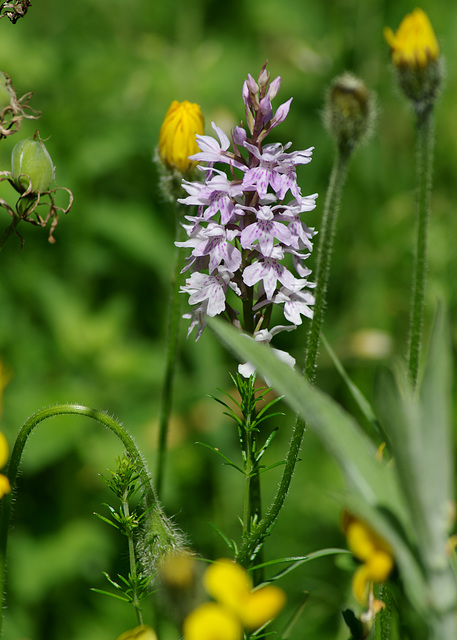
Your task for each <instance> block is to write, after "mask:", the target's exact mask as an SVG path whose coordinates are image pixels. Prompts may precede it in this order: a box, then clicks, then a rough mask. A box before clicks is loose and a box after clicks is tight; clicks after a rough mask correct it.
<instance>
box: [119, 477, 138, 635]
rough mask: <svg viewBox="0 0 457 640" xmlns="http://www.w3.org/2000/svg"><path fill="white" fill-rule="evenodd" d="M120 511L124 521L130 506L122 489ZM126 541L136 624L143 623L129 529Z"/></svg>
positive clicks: (131, 534)
mask: <svg viewBox="0 0 457 640" xmlns="http://www.w3.org/2000/svg"><path fill="white" fill-rule="evenodd" d="M122 512H123V514H124V516H125V519H126V521H128V519H129V516H130V507H129V501H128V492H127V490H126V491H124V495H123V496H122ZM127 541H128V549H129V565H130V576H131V578H132V580H131V582H132V584H133V585H134V591H133V594H132V595H133V598H132V604H133V607H134V609H135V611H136V615H137V618H138V624H143V611H142V609H141V602H140V599H139V598H138V592H137V571H136V555H135V542H134V540H133V533H132V530H131V529H129V533H128V536H127Z"/></svg>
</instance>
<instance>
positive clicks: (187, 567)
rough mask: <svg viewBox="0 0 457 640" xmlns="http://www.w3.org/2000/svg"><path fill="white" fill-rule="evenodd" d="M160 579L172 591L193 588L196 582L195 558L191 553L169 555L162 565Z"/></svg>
mask: <svg viewBox="0 0 457 640" xmlns="http://www.w3.org/2000/svg"><path fill="white" fill-rule="evenodd" d="M160 577H161V578H162V580H163V582H164V583H165V584H166V586H167V587H169V588H171V589H177V590H183V589H186V588H191V587H192V586H193V584H194V580H195V556H193V555H192V554H191V553H189V552H172V553H169V554H168V555H167V556H166V557H165V558H164V560H163V561H162V563H161V565H160Z"/></svg>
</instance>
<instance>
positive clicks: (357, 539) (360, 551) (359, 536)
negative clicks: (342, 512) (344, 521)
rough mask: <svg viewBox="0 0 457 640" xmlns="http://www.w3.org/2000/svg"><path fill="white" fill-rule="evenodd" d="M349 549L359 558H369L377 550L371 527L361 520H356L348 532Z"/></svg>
mask: <svg viewBox="0 0 457 640" xmlns="http://www.w3.org/2000/svg"><path fill="white" fill-rule="evenodd" d="M346 537H347V541H348V546H349V549H350V550H351V551H352V553H353V554H354V555H355V557H356V558H358V559H359V560H367V559H368V558H369V557H370V556H371V555H372V554H373V553H374V551H375V549H376V547H375V544H374V538H373V535H372V531H371V529H370V528H369V527H368V526H367V525H366V524H365V523H363V522H361V521H360V520H354V521H353V522H352V523H351V524H350V525H349V527H348V529H347V532H346Z"/></svg>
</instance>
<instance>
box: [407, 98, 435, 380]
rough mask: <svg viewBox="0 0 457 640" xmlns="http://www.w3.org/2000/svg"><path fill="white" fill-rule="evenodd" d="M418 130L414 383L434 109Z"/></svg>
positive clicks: (410, 358) (424, 114)
mask: <svg viewBox="0 0 457 640" xmlns="http://www.w3.org/2000/svg"><path fill="white" fill-rule="evenodd" d="M416 125H417V133H416V149H417V151H416V180H417V183H416V230H417V236H416V248H415V255H414V266H413V285H412V301H411V312H410V324H409V340H408V354H407V363H408V370H409V374H410V377H411V381H412V383H413V385H416V383H417V376H418V371H419V355H420V350H421V345H422V333H423V324H424V309H425V289H426V281H427V246H428V223H429V218H430V198H431V190H432V168H433V142H434V135H433V134H434V118H433V108H432V107H431V108H430V109H427V110H425V111H421V112H418V113H417V120H416Z"/></svg>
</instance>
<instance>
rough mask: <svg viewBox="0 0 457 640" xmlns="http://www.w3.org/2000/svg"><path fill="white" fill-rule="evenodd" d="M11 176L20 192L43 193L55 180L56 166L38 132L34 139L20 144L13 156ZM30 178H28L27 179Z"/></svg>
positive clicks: (14, 150) (15, 148) (28, 139)
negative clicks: (29, 190) (28, 190)
mask: <svg viewBox="0 0 457 640" xmlns="http://www.w3.org/2000/svg"><path fill="white" fill-rule="evenodd" d="M11 174H12V177H13V181H14V183H15V186H16V188H17V189H18V191H20V192H21V193H23V192H24V191H26V190H27V189H28V188H29V185H30V184H31V191H32V192H34V193H43V192H44V191H47V190H48V189H49V187H50V186H51V183H52V181H53V180H54V165H53V164H52V160H51V156H50V155H49V153H48V150H47V149H46V147H45V146H44V143H43V141H42V140H41V138H40V136H39V134H38V132H37V133H35V136H34V137H33V138H27V140H22V141H21V142H18V143H17V145H16V146H15V147H14V149H13V153H12V156H11ZM27 176H28V177H27Z"/></svg>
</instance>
